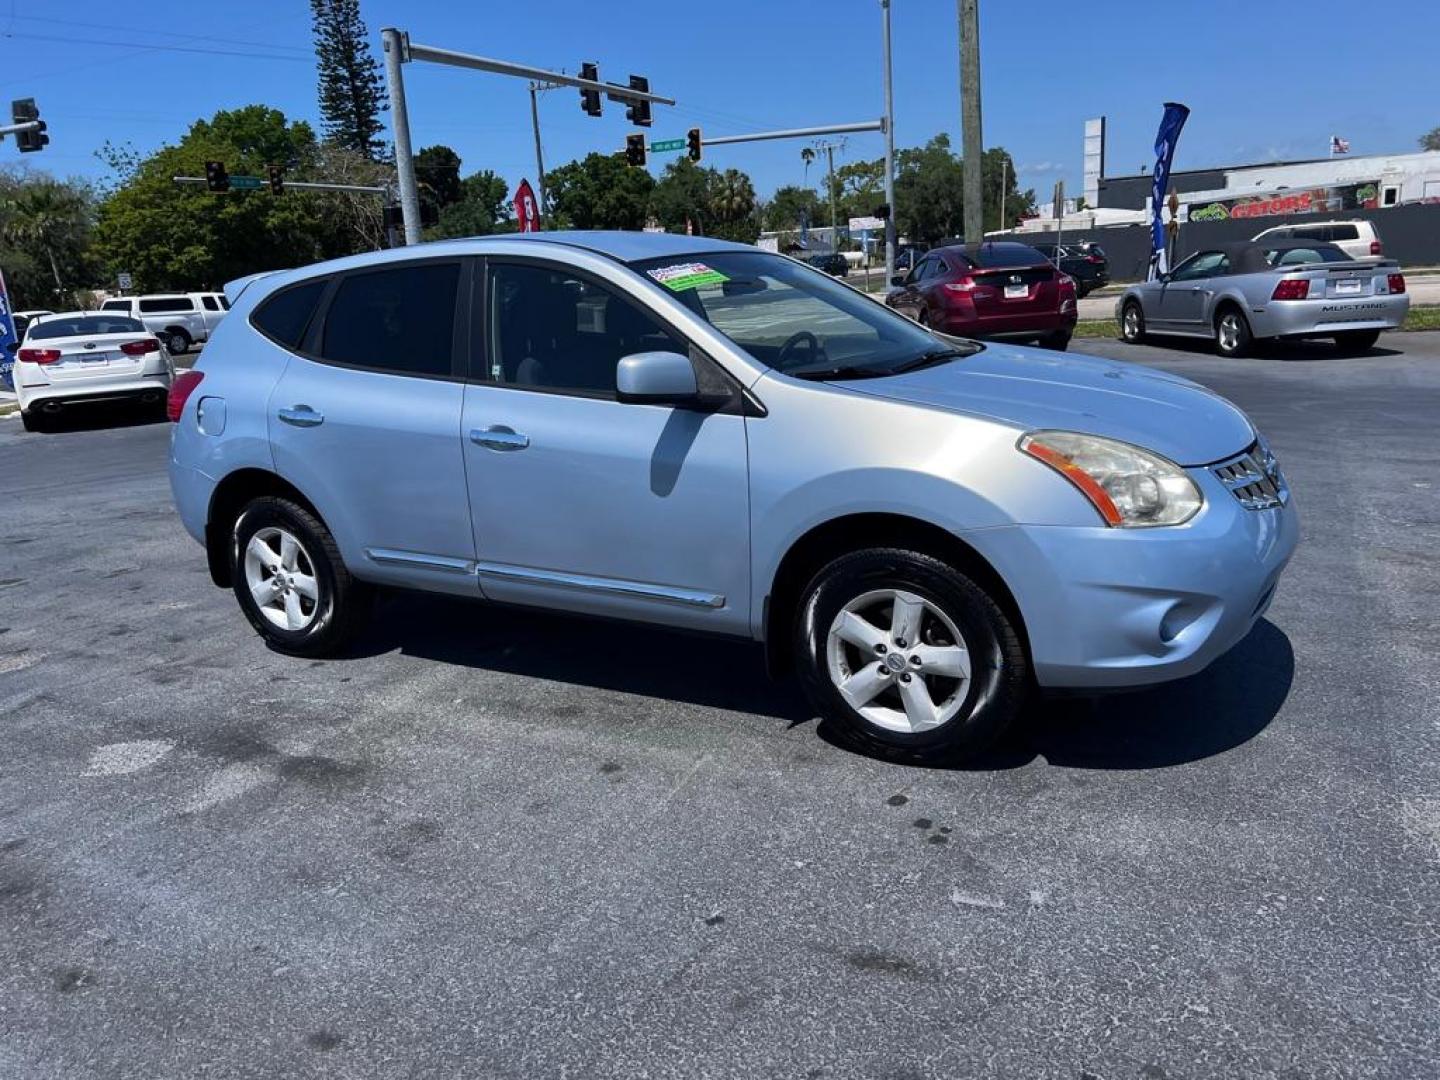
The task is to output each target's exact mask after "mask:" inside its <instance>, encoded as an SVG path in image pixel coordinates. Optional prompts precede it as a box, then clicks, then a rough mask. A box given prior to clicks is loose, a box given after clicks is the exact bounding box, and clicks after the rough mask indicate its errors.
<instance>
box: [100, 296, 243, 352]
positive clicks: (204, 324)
mask: <svg viewBox="0 0 1440 1080" xmlns="http://www.w3.org/2000/svg"><path fill="white" fill-rule="evenodd" d="M207 300H208V302H207ZM100 310H101V311H115V312H119V313H121V314H124V315H129V316H130V317H131V318H132V319H139V320H140V321H141V322H142V323H144V324H145V329H147V330H149V331H150V332H151V333H153V334H155V335H156V336H157V337H159V338H160V340H161V341H163V342H165V348H166V349H167V350H169V352H170V355H172V356H179V355H180V354H181V353H184V352H189V351H190V347H191V346H192V345H194V344H196V343H199V342H205V341H209V340H210V333H211V331H212V330H214V329H215V326H216V324H217V323H219V321H220V320H221V319H222V318H223V317H224V315H225V300H224V297H222V296H220V294H219V293H169V294H164V295H153V296H117V297H114V298H113V299H110V300H106V301H105V303H103V304H102V305H100Z"/></svg>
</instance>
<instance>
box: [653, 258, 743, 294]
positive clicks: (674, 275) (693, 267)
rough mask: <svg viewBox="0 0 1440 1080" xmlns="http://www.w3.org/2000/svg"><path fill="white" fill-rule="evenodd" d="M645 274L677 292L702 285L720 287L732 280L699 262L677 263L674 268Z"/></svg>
mask: <svg viewBox="0 0 1440 1080" xmlns="http://www.w3.org/2000/svg"><path fill="white" fill-rule="evenodd" d="M645 272H646V273H647V274H649V275H650V276H651V277H652V278H654V279H655V280H656V281H658V282H659V283H660V284H661V285H664V286H665V287H666V288H667V289H673V290H674V291H675V292H684V291H685V290H686V289H698V288H700V287H701V286H702V285H719V284H721V283H722V282H726V281H729V280H730V279H729V278H728V277H726V276H725V275H724V274H722V273H720V271H719V270H713V269H711V268H710V267H708V266H706V265H705V264H704V263H698V262H692V263H677V264H676V265H674V266H662V267H659V268H658V269H655V270H647V271H645Z"/></svg>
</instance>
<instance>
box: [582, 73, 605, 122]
mask: <svg viewBox="0 0 1440 1080" xmlns="http://www.w3.org/2000/svg"><path fill="white" fill-rule="evenodd" d="M580 77H581V78H582V79H589V80H590V81H591V82H599V81H600V66H599V65H598V64H593V63H591V62H590V61H589V60H586V61H585V62H584V63H583V64H581V65H580ZM580 108H581V109H582V110H584V111H585V112H586V113H588V114H589V115H591V116H599V115H600V111H601V109H603V108H604V106H602V105H601V104H600V91H599V90H590V89H588V88H586V87H583V86H582V87H581V88H580Z"/></svg>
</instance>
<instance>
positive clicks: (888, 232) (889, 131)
mask: <svg viewBox="0 0 1440 1080" xmlns="http://www.w3.org/2000/svg"><path fill="white" fill-rule="evenodd" d="M880 14H881V16H882V20H881V41H880V51H881V53H882V54H883V58H884V64H885V205H886V206H888V207H889V208H890V212H889V214H888V215H887V216H886V218H885V284H886V285H889V284H890V279H891V278H893V277H894V276H895V235H896V233H897V231H898V230H899V226H898V225H896V224H895V95H894V93H893V92H892V90H891V88H890V81H891V80H890V0H880Z"/></svg>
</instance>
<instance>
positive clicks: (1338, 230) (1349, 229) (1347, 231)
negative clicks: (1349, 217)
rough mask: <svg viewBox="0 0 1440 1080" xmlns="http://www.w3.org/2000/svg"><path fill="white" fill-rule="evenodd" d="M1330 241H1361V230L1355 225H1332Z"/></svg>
mask: <svg viewBox="0 0 1440 1080" xmlns="http://www.w3.org/2000/svg"><path fill="white" fill-rule="evenodd" d="M1326 239H1328V240H1359V239H1360V230H1359V229H1357V228H1356V227H1355V226H1354V225H1331V226H1330V235H1329V236H1328V237H1326Z"/></svg>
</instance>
